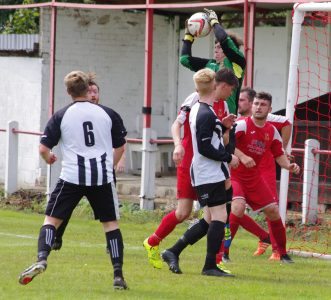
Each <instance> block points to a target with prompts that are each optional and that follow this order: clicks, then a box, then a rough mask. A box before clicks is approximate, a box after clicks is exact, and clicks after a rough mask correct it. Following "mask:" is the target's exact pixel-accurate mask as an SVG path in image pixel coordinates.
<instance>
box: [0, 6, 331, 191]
mask: <svg viewBox="0 0 331 300" xmlns="http://www.w3.org/2000/svg"><path fill="white" fill-rule="evenodd" d="M154 22H155V24H154V57H153V79H152V80H153V82H152V85H153V89H152V90H153V94H152V102H153V115H152V127H153V129H156V131H157V133H158V136H168V137H169V136H170V125H171V124H172V121H173V120H174V118H175V117H176V113H177V110H178V107H179V105H180V104H181V103H182V102H183V100H184V99H185V97H186V96H187V95H188V94H189V93H191V92H192V91H193V90H194V86H193V81H192V76H193V72H191V71H189V70H187V69H185V68H184V67H182V66H180V65H179V64H178V58H179V53H180V48H181V44H182V42H181V38H182V37H183V30H182V31H181V32H180V34H179V30H178V28H179V20H178V17H176V18H173V19H169V18H168V17H165V16H159V15H155V16H154ZM232 30H233V31H234V32H236V33H238V34H239V35H241V36H242V35H243V33H242V28H237V29H232ZM49 39H50V13H49V9H42V18H41V45H40V54H41V58H31V57H24V58H22V57H0V110H1V118H0V128H5V127H6V124H7V122H8V121H9V120H17V121H19V122H20V129H24V130H29V131H42V130H43V128H44V126H45V124H46V122H47V120H48V99H49V86H48V84H49V52H50V51H49V48H50V45H49ZM56 46H57V47H56V74H55V110H57V109H59V108H61V107H63V106H64V105H66V104H67V103H69V102H70V99H69V97H68V96H67V95H66V92H65V88H64V84H63V77H64V76H65V75H66V74H67V73H68V72H70V71H72V70H74V69H81V70H83V71H94V72H96V73H97V81H98V83H99V85H100V88H101V101H102V103H104V104H105V105H107V106H110V107H112V108H114V109H115V110H116V111H118V112H119V113H120V114H121V116H122V117H123V120H124V123H125V126H126V128H127V129H128V132H129V134H128V136H129V137H140V136H141V132H142V114H141V108H142V106H143V100H144V99H143V98H144V52H145V50H144V47H145V14H144V13H138V14H134V13H128V12H122V11H101V10H72V9H58V18H57V45H56ZM213 47H214V44H213V36H212V34H211V35H210V36H209V37H206V38H200V39H196V41H195V42H194V45H193V48H192V52H193V55H194V56H200V57H212V56H213ZM289 51H290V28H287V27H284V28H279V27H278V28H273V27H258V28H256V36H255V66H254V67H255V68H254V83H255V84H254V88H255V89H256V90H258V91H260V90H265V91H267V92H270V93H271V94H272V95H273V98H274V101H273V109H274V111H276V110H279V109H282V108H285V97H286V89H287V76H288V63H289V61H288V59H289ZM329 51H330V49H329ZM329 53H330V52H329ZM38 143H39V138H38V137H37V136H29V135H20V149H19V155H20V158H19V169H20V170H19V184H20V186H24V185H31V186H33V185H34V183H35V181H38V180H39V179H40V177H39V175H40V168H41V170H42V172H41V175H42V176H45V170H46V168H45V163H44V162H41V161H40V159H39V156H38ZM4 156H5V134H4V133H3V132H0V182H3V181H4V169H5V166H4ZM59 167H60V164H57V166H55V167H54V168H59Z"/></svg>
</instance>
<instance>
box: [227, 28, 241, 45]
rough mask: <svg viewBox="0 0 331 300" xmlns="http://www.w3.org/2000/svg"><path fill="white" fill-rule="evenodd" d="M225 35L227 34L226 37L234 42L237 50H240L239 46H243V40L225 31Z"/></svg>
mask: <svg viewBox="0 0 331 300" xmlns="http://www.w3.org/2000/svg"><path fill="white" fill-rule="evenodd" d="M226 33H227V34H228V36H229V37H230V38H231V40H232V41H233V42H234V44H235V45H236V46H237V48H238V49H239V48H240V46H243V45H244V43H243V40H242V39H241V38H240V37H239V35H237V34H236V33H234V32H232V31H228V30H226Z"/></svg>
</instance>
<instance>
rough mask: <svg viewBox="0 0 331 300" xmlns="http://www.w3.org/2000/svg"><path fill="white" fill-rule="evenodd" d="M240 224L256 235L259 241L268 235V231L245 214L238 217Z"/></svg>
mask: <svg viewBox="0 0 331 300" xmlns="http://www.w3.org/2000/svg"><path fill="white" fill-rule="evenodd" d="M240 225H241V226H242V227H243V228H244V229H246V230H247V231H248V232H250V233H251V234H254V235H255V236H257V237H258V238H259V239H260V240H261V241H263V240H266V239H267V238H268V237H269V234H268V232H266V231H265V230H264V229H263V228H262V227H261V226H260V225H259V224H257V223H256V222H255V221H254V220H253V219H252V218H251V217H250V216H248V215H246V214H244V216H243V217H242V218H241V219H240Z"/></svg>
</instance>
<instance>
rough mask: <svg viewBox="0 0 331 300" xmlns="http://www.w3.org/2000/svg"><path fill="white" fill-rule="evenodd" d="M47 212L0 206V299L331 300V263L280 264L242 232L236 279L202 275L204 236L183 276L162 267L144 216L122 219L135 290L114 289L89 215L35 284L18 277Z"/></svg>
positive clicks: (188, 253) (75, 222) (74, 225)
mask: <svg viewBox="0 0 331 300" xmlns="http://www.w3.org/2000/svg"><path fill="white" fill-rule="evenodd" d="M42 220H43V216H42V215H38V214H35V213H27V212H15V211H12V210H4V209H2V210H0V258H1V259H0V270H1V272H0V282H1V285H0V299H264V300H266V299H267V300H269V299H286V300H288V299H331V263H330V262H329V261H323V260H318V259H311V258H310V259H307V258H299V257H295V258H294V260H295V264H292V265H282V264H280V263H279V262H269V261H268V260H267V258H268V256H269V254H270V250H269V251H268V253H267V254H266V255H264V256H262V257H257V258H256V257H253V256H252V253H253V251H254V250H255V247H256V243H257V241H256V239H254V238H253V237H251V236H249V235H248V234H247V233H245V232H243V231H242V230H241V231H239V233H238V236H237V238H236V240H235V241H234V242H233V247H232V248H231V251H232V252H231V258H232V262H231V263H229V264H228V268H229V269H230V270H231V271H232V272H233V274H235V275H236V277H235V278H210V277H205V276H201V275H200V272H201V268H202V265H203V262H204V255H205V248H206V246H205V244H206V240H205V239H203V240H202V241H200V242H199V243H197V244H196V245H194V246H193V247H189V248H187V249H186V250H185V252H184V253H183V255H182V257H181V268H182V270H183V272H184V274H182V275H175V274H172V273H171V272H170V271H169V270H168V269H167V267H166V265H164V268H163V269H162V270H156V269H153V268H152V267H151V266H149V265H148V263H147V257H146V253H145V250H144V248H143V247H142V241H143V240H144V238H145V237H146V236H147V235H148V234H149V233H151V232H152V231H153V230H154V229H155V227H156V226H157V223H156V221H153V222H152V221H149V222H145V221H144V219H141V217H139V216H138V215H136V216H134V215H133V216H132V218H130V219H129V218H124V219H123V220H122V221H121V228H122V233H123V237H124V244H125V258H124V274H125V278H126V281H127V283H128V285H129V288H130V290H127V291H114V290H113V288H112V268H111V263H110V259H109V257H108V256H107V255H106V254H105V237H104V234H103V232H102V228H101V225H100V224H99V223H98V222H96V221H93V220H90V219H88V218H87V217H77V216H76V217H73V218H72V221H71V223H70V224H69V226H68V229H67V232H66V234H65V236H64V246H63V248H62V249H61V251H59V252H54V253H52V254H51V255H50V257H49V264H48V268H47V271H46V272H45V273H44V274H41V275H40V276H38V277H37V278H35V279H34V280H33V281H32V282H31V283H30V284H29V285H27V286H21V285H20V284H18V280H17V279H18V275H19V273H20V272H21V271H22V270H23V269H24V268H26V267H28V266H29V265H30V264H31V263H32V262H34V260H35V256H36V245H37V237H38V231H39V227H40V225H41V222H42ZM186 227H187V224H182V225H180V226H178V228H176V230H175V231H174V232H173V233H172V234H171V235H170V236H169V237H168V238H167V239H166V240H165V241H164V242H163V243H162V244H161V249H165V248H166V247H168V246H170V245H171V244H172V243H173V242H174V241H175V240H176V239H177V238H178V237H179V236H180V235H181V234H182V233H183V232H184V230H185V229H186Z"/></svg>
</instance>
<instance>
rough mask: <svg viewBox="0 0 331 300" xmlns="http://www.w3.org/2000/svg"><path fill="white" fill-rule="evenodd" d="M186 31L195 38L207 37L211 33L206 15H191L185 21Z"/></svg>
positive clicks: (200, 13) (199, 13)
mask: <svg viewBox="0 0 331 300" xmlns="http://www.w3.org/2000/svg"><path fill="white" fill-rule="evenodd" d="M187 29H188V31H189V32H190V34H192V35H193V36H195V37H204V36H207V35H208V34H209V32H210V31H211V26H210V25H209V22H208V17H207V15H206V14H205V13H202V12H198V13H195V14H194V15H192V16H191V17H190V18H189V19H188V21H187Z"/></svg>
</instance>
